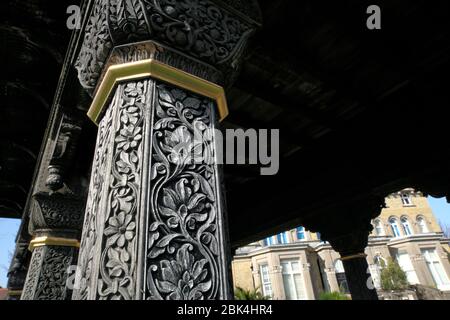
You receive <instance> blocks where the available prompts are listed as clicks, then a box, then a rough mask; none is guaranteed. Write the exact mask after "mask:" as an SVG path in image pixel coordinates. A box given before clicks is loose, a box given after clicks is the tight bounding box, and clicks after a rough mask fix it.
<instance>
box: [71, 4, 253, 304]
mask: <svg viewBox="0 0 450 320" xmlns="http://www.w3.org/2000/svg"><path fill="white" fill-rule="evenodd" d="M249 6H252V7H254V6H256V2H255V1H245V2H244V1H242V2H239V1H223V2H222V1H206V0H198V1H189V2H188V1H168V0H154V1H134V2H129V1H109V2H108V1H97V3H96V4H95V5H94V8H93V10H92V15H93V16H95V17H96V19H92V23H91V24H90V25H88V27H87V29H86V33H85V42H84V45H83V47H82V49H81V51H80V55H79V59H78V63H77V68H78V70H79V78H80V82H81V84H82V85H83V86H84V87H85V88H86V89H87V90H88V91H90V92H91V93H92V95H93V103H92V106H91V109H90V110H89V112H88V115H89V116H90V117H91V119H92V120H93V121H94V122H96V123H97V124H98V126H99V130H98V137H97V146H96V152H95V156H94V163H93V169H92V175H91V183H90V189H89V198H88V203H87V207H86V217H85V222H84V226H83V236H82V241H81V249H80V258H79V263H78V267H79V275H80V281H79V288H78V289H77V290H76V291H75V292H74V299H107V300H110V299H120V300H130V299H138V300H141V299H147V300H153V299H158V300H161V299H164V300H166V299H167V300H188V299H229V298H231V284H230V263H231V261H230V259H231V255H230V248H229V244H228V234H227V232H228V230H227V224H226V212H225V206H224V196H223V190H222V185H223V184H222V177H221V168H220V167H219V166H218V165H217V162H214V161H205V162H202V163H197V162H192V161H191V158H190V157H189V155H192V154H194V153H195V152H196V150H198V149H201V150H202V152H203V156H204V158H205V157H206V158H208V159H214V157H215V156H216V154H215V146H216V141H215V139H216V137H215V136H214V134H212V135H209V136H208V135H205V136H208V138H207V139H203V140H202V141H200V143H198V142H197V141H196V140H195V139H194V132H196V131H198V132H201V133H205V132H207V131H209V132H212V130H211V129H215V128H216V127H217V125H218V122H219V119H221V118H223V117H225V116H226V113H227V108H226V102H225V96H224V90H223V89H222V87H220V85H224V84H227V83H229V82H230V81H232V78H233V77H234V76H235V74H236V72H237V70H238V67H239V62H240V58H241V55H242V52H243V50H244V48H245V46H246V42H247V40H248V38H249V36H250V35H251V34H252V33H253V32H254V31H255V30H256V27H257V25H258V21H256V20H254V19H253V17H249V16H247V15H246V14H245V12H246V10H242V9H243V8H246V9H247V12H248V11H249V8H248V7H249ZM106 12H108V13H109V14H108V15H107V14H106ZM125 12H128V13H129V14H125ZM256 12H257V11H256ZM256 17H258V15H256ZM94 40H96V41H97V42H96V41H94ZM137 40H139V41H141V42H139V43H131V42H132V41H137ZM144 40H146V41H144ZM113 47H114V49H112V50H111V48H113ZM94 48H96V50H93V49H94ZM106 57H108V58H106ZM224 71H225V72H227V73H228V74H227V76H224Z"/></svg>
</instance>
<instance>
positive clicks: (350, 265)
mask: <svg viewBox="0 0 450 320" xmlns="http://www.w3.org/2000/svg"><path fill="white" fill-rule="evenodd" d="M368 237H369V232H366V231H362V232H360V231H359V230H354V231H353V233H352V234H348V235H342V236H340V237H336V238H331V239H329V240H328V241H329V242H330V244H331V246H332V247H333V249H334V250H336V251H337V252H339V254H340V255H341V260H342V264H343V266H344V270H345V277H346V278H347V284H348V288H349V290H350V293H351V295H352V299H353V300H378V295H377V292H376V290H375V287H374V286H373V283H372V279H371V277H370V272H369V265H368V264H367V260H366V254H365V253H364V249H365V248H366V246H367V240H368Z"/></svg>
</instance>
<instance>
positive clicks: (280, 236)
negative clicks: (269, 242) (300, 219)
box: [277, 232, 288, 244]
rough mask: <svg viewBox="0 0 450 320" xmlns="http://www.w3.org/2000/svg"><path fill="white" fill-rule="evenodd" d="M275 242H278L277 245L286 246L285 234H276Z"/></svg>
mask: <svg viewBox="0 0 450 320" xmlns="http://www.w3.org/2000/svg"><path fill="white" fill-rule="evenodd" d="M277 240H278V243H279V244H286V243H288V240H287V236H286V232H282V233H279V234H277Z"/></svg>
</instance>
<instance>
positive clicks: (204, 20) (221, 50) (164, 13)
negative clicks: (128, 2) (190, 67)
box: [143, 0, 252, 64]
mask: <svg viewBox="0 0 450 320" xmlns="http://www.w3.org/2000/svg"><path fill="white" fill-rule="evenodd" d="M143 3H144V6H145V8H146V10H145V14H146V19H147V23H148V29H149V33H150V35H151V36H152V37H153V38H154V39H155V40H159V41H163V42H165V43H169V44H171V45H174V46H175V47H177V48H179V49H183V50H186V51H188V52H189V53H190V54H192V55H194V56H196V57H199V58H202V59H205V60H207V61H208V62H210V63H213V64H222V63H224V62H225V61H227V60H228V59H230V58H232V57H233V56H234V54H235V53H236V52H238V51H239V50H240V48H241V47H242V44H243V42H245V41H246V40H247V37H248V36H249V34H250V33H251V32H252V29H251V28H250V25H248V24H246V23H243V22H242V21H240V20H239V19H237V18H236V17H234V16H232V15H231V14H229V13H228V12H226V11H225V10H223V9H221V8H220V7H219V6H217V5H216V4H214V3H213V2H210V1H207V0H182V1H175V0H143Z"/></svg>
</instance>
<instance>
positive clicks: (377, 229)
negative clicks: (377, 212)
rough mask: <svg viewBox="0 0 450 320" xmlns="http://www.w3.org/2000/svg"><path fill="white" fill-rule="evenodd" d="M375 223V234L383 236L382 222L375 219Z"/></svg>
mask: <svg viewBox="0 0 450 320" xmlns="http://www.w3.org/2000/svg"><path fill="white" fill-rule="evenodd" d="M374 224H375V234H376V235H377V236H384V235H385V234H384V228H383V223H382V222H381V221H380V220H375V222H374Z"/></svg>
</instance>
